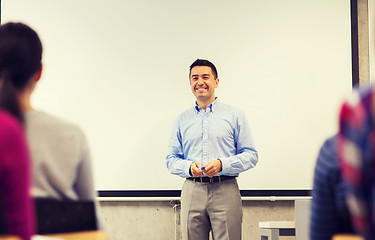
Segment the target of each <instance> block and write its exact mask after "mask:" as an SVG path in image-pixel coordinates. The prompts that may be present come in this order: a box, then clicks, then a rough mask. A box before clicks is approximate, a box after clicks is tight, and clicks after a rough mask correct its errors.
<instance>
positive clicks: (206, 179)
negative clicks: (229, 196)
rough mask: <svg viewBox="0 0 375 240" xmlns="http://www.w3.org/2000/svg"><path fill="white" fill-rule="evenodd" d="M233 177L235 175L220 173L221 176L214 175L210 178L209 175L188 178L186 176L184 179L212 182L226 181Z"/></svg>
mask: <svg viewBox="0 0 375 240" xmlns="http://www.w3.org/2000/svg"><path fill="white" fill-rule="evenodd" d="M235 178H236V176H226V175H222V176H214V177H212V178H210V177H189V178H186V179H188V180H191V181H194V182H208V183H212V182H223V181H227V180H231V179H235Z"/></svg>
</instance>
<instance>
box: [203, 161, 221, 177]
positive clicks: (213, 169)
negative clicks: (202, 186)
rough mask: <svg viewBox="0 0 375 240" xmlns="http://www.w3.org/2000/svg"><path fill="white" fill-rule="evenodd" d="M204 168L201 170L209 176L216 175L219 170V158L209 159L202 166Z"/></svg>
mask: <svg viewBox="0 0 375 240" xmlns="http://www.w3.org/2000/svg"><path fill="white" fill-rule="evenodd" d="M203 167H204V168H205V169H204V170H203V172H204V173H205V174H206V175H207V176H208V177H210V178H212V177H214V176H216V174H218V173H219V172H220V170H221V161H220V160H219V159H216V160H213V161H210V162H209V163H207V164H206V165H204V166H203Z"/></svg>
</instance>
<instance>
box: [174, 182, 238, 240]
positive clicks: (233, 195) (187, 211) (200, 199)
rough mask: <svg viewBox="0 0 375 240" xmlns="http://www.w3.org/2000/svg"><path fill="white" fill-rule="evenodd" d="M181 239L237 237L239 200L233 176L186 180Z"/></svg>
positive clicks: (220, 239)
mask: <svg viewBox="0 0 375 240" xmlns="http://www.w3.org/2000/svg"><path fill="white" fill-rule="evenodd" d="M181 227H182V239H184V240H208V239H209V232H210V231H211V230H212V238H213V240H240V239H241V227H242V202H241V194H240V191H239V189H238V184H237V180H236V179H231V180H226V181H222V182H214V183H201V182H194V181H192V180H186V181H185V183H184V185H183V187H182V192H181Z"/></svg>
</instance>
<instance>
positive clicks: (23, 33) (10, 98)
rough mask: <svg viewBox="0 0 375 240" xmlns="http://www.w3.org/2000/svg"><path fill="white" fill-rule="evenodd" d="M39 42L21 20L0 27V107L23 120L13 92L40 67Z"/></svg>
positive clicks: (40, 49) (23, 84)
mask: <svg viewBox="0 0 375 240" xmlns="http://www.w3.org/2000/svg"><path fill="white" fill-rule="evenodd" d="M42 51H43V48H42V43H41V41H40V39H39V37H38V34H37V33H36V32H35V31H34V30H33V29H31V28H30V27H29V26H27V25H25V24H23V23H13V22H10V23H7V24H3V25H1V26H0V86H1V87H0V107H1V108H3V109H5V110H7V111H8V112H10V113H11V114H13V115H14V116H15V117H17V118H18V119H19V120H21V121H23V114H22V111H21V107H20V103H19V101H18V98H17V93H18V92H20V91H22V90H23V89H25V87H26V86H27V85H28V82H29V80H30V78H31V77H32V75H33V74H34V73H36V72H37V71H38V70H39V69H40V67H41V60H42Z"/></svg>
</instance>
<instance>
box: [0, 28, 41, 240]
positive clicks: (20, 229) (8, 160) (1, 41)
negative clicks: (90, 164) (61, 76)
mask: <svg viewBox="0 0 375 240" xmlns="http://www.w3.org/2000/svg"><path fill="white" fill-rule="evenodd" d="M9 31H12V26H10V25H1V26H0V235H1V234H5V235H16V236H19V237H21V238H22V239H23V240H30V239H31V236H32V234H33V232H34V212H33V207H32V201H31V196H30V180H31V176H30V159H29V152H28V148H27V144H26V139H25V136H24V132H23V128H22V122H23V115H22V111H21V106H20V103H19V101H18V98H17V87H18V86H19V85H22V84H23V82H24V81H25V78H30V77H31V76H32V75H33V74H34V72H33V71H32V70H30V69H31V68H32V66H31V65H23V66H17V65H16V64H15V62H16V61H17V60H18V59H17V57H16V56H15V55H14V53H17V52H22V48H17V47H15V46H14V45H13V40H14V39H8V38H6V37H5V36H6V35H7V34H8V32H9ZM23 57H24V56H21V58H23ZM12 115H13V116H12Z"/></svg>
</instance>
